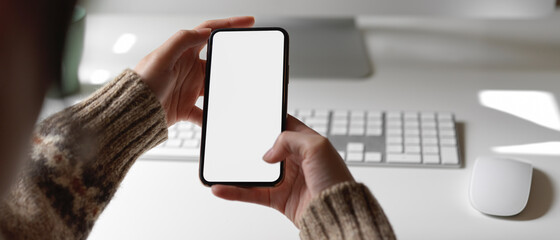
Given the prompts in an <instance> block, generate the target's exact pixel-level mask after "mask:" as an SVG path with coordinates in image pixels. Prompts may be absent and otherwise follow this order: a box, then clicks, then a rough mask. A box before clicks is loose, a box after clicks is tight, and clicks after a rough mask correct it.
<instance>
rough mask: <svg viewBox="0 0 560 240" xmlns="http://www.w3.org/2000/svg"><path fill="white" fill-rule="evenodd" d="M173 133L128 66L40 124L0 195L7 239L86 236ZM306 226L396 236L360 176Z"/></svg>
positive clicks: (317, 205)
mask: <svg viewBox="0 0 560 240" xmlns="http://www.w3.org/2000/svg"><path fill="white" fill-rule="evenodd" d="M166 138H167V128H166V120H165V112H164V110H163V108H162V107H161V105H160V104H159V102H158V100H157V99H156V98H155V96H154V95H153V94H152V92H151V91H150V89H148V87H147V86H146V85H145V84H144V83H143V82H142V81H141V80H140V77H139V76H138V75H137V74H136V73H134V72H133V71H132V70H126V71H125V72H123V73H122V74H121V75H120V76H118V77H117V78H116V79H115V80H114V81H112V82H111V83H109V84H107V85H106V86H105V87H103V88H101V89H100V90H98V91H97V92H95V93H94V94H93V95H92V96H91V97H90V98H89V99H87V100H85V101H83V102H81V103H79V104H77V105H74V106H72V107H69V108H67V109H65V110H64V111H62V112H59V113H57V114H55V115H53V116H51V117H49V118H48V119H46V120H44V121H43V122H41V123H40V124H39V125H38V126H37V129H36V130H35V133H34V136H33V139H32V147H31V151H30V154H29V156H30V157H29V160H28V161H27V162H25V166H24V167H23V169H22V171H21V172H20V174H19V177H18V179H17V181H16V182H15V184H14V186H13V188H12V190H11V191H10V192H9V193H7V194H6V196H5V197H4V198H3V199H0V232H1V234H0V239H2V235H3V237H5V239H85V238H87V236H88V234H89V232H90V231H91V229H92V227H93V224H94V223H95V220H96V219H97V218H98V216H99V214H101V212H102V211H103V209H105V207H106V206H107V204H108V203H109V201H110V200H111V198H112V197H113V195H114V194H115V191H116V190H117V188H118V186H119V184H120V182H121V181H122V179H123V178H124V176H125V174H126V173H127V171H128V170H129V168H130V166H131V165H132V164H133V163H134V161H135V160H136V159H137V158H138V157H139V156H140V155H141V154H142V153H143V152H145V151H146V150H148V149H150V148H152V147H154V146H156V145H157V144H159V143H160V142H162V141H164V140H165V139H166ZM154 224H156V223H154ZM300 226H301V233H300V236H301V238H302V239H392V238H394V234H393V231H392V229H391V225H390V224H389V222H388V220H387V218H386V217H385V215H384V213H383V211H382V209H381V207H380V206H379V205H378V203H377V201H376V200H375V199H374V197H373V196H372V195H371V193H370V192H369V190H368V189H367V188H366V187H365V186H364V185H362V184H358V183H349V182H348V183H343V184H339V185H337V186H333V187H332V188H330V189H328V190H326V191H324V192H323V193H322V194H321V196H320V197H318V198H316V199H314V200H313V201H312V203H311V204H310V206H309V208H308V209H307V210H306V212H305V214H303V216H302V219H301V220H300Z"/></svg>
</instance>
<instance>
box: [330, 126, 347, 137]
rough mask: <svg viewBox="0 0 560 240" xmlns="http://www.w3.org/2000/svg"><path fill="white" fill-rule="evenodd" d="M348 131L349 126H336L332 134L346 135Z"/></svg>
mask: <svg viewBox="0 0 560 240" xmlns="http://www.w3.org/2000/svg"><path fill="white" fill-rule="evenodd" d="M347 133H348V128H346V127H335V128H333V129H331V134H332V135H346V134H347Z"/></svg>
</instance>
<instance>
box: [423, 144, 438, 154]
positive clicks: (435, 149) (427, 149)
mask: <svg viewBox="0 0 560 240" xmlns="http://www.w3.org/2000/svg"><path fill="white" fill-rule="evenodd" d="M422 150H423V152H424V153H431V154H439V147H438V146H424V147H423V148H422Z"/></svg>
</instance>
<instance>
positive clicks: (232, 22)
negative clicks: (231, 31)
mask: <svg viewBox="0 0 560 240" xmlns="http://www.w3.org/2000/svg"><path fill="white" fill-rule="evenodd" d="M253 24H255V18H254V17H251V16H242V17H230V18H224V19H215V20H208V21H206V22H203V23H202V24H200V25H198V26H197V27H195V28H194V29H201V28H210V29H212V30H215V29H220V28H243V27H252V26H253ZM202 48H204V45H202V46H200V47H199V49H198V51H200V50H202Z"/></svg>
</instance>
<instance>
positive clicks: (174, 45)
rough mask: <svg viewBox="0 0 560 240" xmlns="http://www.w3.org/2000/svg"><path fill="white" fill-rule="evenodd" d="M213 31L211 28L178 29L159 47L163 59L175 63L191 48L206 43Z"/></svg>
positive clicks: (168, 62)
mask: <svg viewBox="0 0 560 240" xmlns="http://www.w3.org/2000/svg"><path fill="white" fill-rule="evenodd" d="M211 31H212V30H211V29H210V28H200V29H196V30H180V31H178V32H177V33H175V34H173V36H171V37H170V38H169V39H167V41H165V42H164V43H163V44H162V45H161V47H160V48H159V49H158V52H159V54H160V55H159V56H160V58H161V60H162V61H163V62H165V63H167V64H171V63H174V62H175V61H177V59H178V58H179V57H180V56H181V55H182V54H183V53H184V52H185V51H187V50H188V49H189V48H192V47H195V46H199V45H201V44H203V43H205V42H206V40H208V37H209V36H210V32H211Z"/></svg>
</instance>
